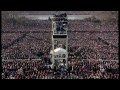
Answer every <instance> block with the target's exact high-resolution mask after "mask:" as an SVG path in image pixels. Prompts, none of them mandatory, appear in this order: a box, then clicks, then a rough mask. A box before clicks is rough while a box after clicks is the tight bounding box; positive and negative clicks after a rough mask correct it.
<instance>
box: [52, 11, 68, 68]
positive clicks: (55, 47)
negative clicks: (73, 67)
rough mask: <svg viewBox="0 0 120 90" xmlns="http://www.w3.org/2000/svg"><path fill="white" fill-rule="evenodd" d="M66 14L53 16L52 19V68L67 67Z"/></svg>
mask: <svg viewBox="0 0 120 90" xmlns="http://www.w3.org/2000/svg"><path fill="white" fill-rule="evenodd" d="M67 30H68V20H67V14H66V13H63V14H57V15H56V14H55V15H54V16H53V18H52V52H53V53H52V66H53V67H54V66H60V65H63V66H65V67H66V68H67V66H68V35H67Z"/></svg>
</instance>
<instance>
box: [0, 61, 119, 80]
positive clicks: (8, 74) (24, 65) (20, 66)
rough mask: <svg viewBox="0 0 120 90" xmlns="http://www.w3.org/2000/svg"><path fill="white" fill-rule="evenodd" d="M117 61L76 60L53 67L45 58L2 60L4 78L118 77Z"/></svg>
mask: <svg viewBox="0 0 120 90" xmlns="http://www.w3.org/2000/svg"><path fill="white" fill-rule="evenodd" d="M118 68H119V65H118V62H116V61H88V60H85V61H74V64H72V62H71V63H70V64H69V66H68V69H63V68H61V67H58V68H54V69H52V68H51V67H50V66H48V65H47V64H46V63H45V62H44V61H43V60H41V61H40V60H39V61H37V60H33V61H27V60H26V61H2V79H118V78H119V69H118Z"/></svg>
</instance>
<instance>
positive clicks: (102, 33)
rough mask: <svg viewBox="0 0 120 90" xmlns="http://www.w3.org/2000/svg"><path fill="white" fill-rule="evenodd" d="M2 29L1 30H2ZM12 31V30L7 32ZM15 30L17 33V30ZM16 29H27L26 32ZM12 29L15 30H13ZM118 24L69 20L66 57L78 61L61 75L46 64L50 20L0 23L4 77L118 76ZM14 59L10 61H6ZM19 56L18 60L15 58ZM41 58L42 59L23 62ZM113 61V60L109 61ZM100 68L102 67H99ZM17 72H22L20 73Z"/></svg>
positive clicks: (74, 77)
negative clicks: (14, 23)
mask: <svg viewBox="0 0 120 90" xmlns="http://www.w3.org/2000/svg"><path fill="white" fill-rule="evenodd" d="M3 31H4V33H3ZM10 31H13V33H8V32H10ZM17 31H18V32H17ZM19 31H28V32H27V33H26V32H25V33H24V32H22V33H20V32H19ZM33 31H37V32H33ZM14 32H15V33H14ZM118 37H119V35H118V26H117V24H116V23H113V22H108V23H100V22H97V23H96V22H92V21H86V20H68V55H69V56H68V57H69V60H71V59H78V61H79V60H83V59H89V60H92V59H94V60H96V59H97V60H98V59H102V60H108V62H105V63H104V61H103V62H102V61H79V62H78V61H77V62H76V64H75V65H72V66H71V65H69V69H70V68H71V67H72V68H71V69H70V70H69V69H68V70H65V72H64V73H62V74H61V71H60V70H53V69H51V68H50V67H49V66H47V65H46V62H45V60H46V59H47V60H50V57H51V56H50V51H51V49H52V22H51V21H49V20H30V21H29V22H28V21H26V22H25V23H24V24H23V25H15V26H14V25H12V24H10V23H8V24H5V25H2V39H1V40H2V55H1V57H2V59H4V60H5V61H4V60H3V61H2V68H3V72H2V78H3V79H12V78H13V79H118V76H119V74H118V67H119V66H118V62H116V60H118ZM10 59H13V61H9V60H10ZM16 59H21V61H16ZM24 59H30V60H31V59H41V61H40V60H39V61H36V60H32V61H27V60H26V61H24ZM111 60H114V61H111ZM101 67H102V68H101ZM20 71H21V72H22V73H20Z"/></svg>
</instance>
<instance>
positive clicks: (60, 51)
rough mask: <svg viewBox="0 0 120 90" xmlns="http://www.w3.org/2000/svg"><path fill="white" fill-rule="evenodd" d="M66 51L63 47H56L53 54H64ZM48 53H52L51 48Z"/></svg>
mask: <svg viewBox="0 0 120 90" xmlns="http://www.w3.org/2000/svg"><path fill="white" fill-rule="evenodd" d="M66 53H67V51H66V50H65V49H63V48H56V49H55V50H54V54H55V55H58V54H66ZM50 54H53V51H52V50H51V52H50Z"/></svg>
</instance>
